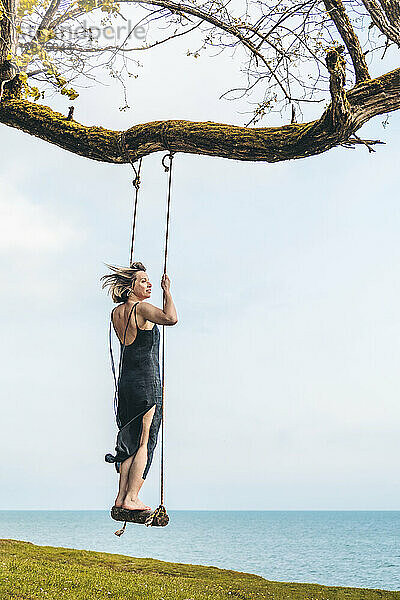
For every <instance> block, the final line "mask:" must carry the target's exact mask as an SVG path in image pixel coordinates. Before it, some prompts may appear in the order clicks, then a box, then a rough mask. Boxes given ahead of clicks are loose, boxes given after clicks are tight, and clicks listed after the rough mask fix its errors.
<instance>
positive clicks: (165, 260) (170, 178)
mask: <svg viewBox="0 0 400 600" xmlns="http://www.w3.org/2000/svg"><path fill="white" fill-rule="evenodd" d="M166 158H169V166H166V164H165V159H166ZM173 158H174V154H173V152H170V153H169V154H166V155H165V156H164V157H163V159H162V165H163V167H164V169H165V171H166V172H168V173H169V175H168V197H167V218H166V225H165V249H164V271H163V273H164V275H165V274H166V272H167V259H168V238H169V221H170V212H171V211H170V207H171V189H172V160H173ZM163 308H165V296H164V306H163ZM162 334H163V335H162V348H161V364H162V404H161V405H162V417H161V474H160V507H161V506H163V505H164V479H165V469H164V440H165V325H163V326H162Z"/></svg>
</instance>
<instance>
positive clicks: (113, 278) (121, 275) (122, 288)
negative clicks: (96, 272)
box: [100, 262, 146, 302]
mask: <svg viewBox="0 0 400 600" xmlns="http://www.w3.org/2000/svg"><path fill="white" fill-rule="evenodd" d="M106 267H108V268H109V269H111V271H113V273H109V274H108V275H103V277H101V278H100V281H102V282H103V284H102V286H101V287H102V289H104V288H108V293H109V294H110V295H111V298H112V299H113V302H126V301H127V300H128V296H129V294H130V293H131V292H132V290H133V288H134V286H135V281H136V276H137V273H138V272H139V271H145V270H146V267H145V266H144V264H143V263H141V262H134V263H132V264H131V266H130V267H114V266H113V265H107V264H106Z"/></svg>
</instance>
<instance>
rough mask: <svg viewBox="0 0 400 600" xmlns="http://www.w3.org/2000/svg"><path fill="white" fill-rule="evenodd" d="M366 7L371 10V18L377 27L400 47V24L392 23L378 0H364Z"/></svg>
mask: <svg viewBox="0 0 400 600" xmlns="http://www.w3.org/2000/svg"><path fill="white" fill-rule="evenodd" d="M362 1H363V4H364V6H365V8H366V9H367V11H368V12H369V14H370V16H371V20H372V22H373V23H374V25H376V27H377V28H378V29H379V30H380V31H381V32H382V33H383V34H384V35H386V37H387V38H388V39H389V40H391V41H392V42H394V43H395V44H397V45H398V46H399V47H400V25H399V24H397V27H396V26H394V25H392V23H391V22H390V21H389V19H388V18H387V16H386V14H385V13H384V11H383V10H382V9H381V7H380V6H379V4H378V2H376V0H362Z"/></svg>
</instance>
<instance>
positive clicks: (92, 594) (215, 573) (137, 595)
mask: <svg viewBox="0 0 400 600" xmlns="http://www.w3.org/2000/svg"><path fill="white" fill-rule="evenodd" d="M0 564H1V579H0V599H1V600H9V599H10V600H11V599H12V600H37V599H39V598H40V599H46V600H62V599H63V598H64V599H66V600H92V599H96V600H103V599H107V600H110V599H112V600H142V599H143V600H206V599H207V600H236V599H238V598H239V599H241V600H263V599H268V600H377V599H378V598H379V599H382V598H383V599H385V600H395V599H396V600H400V592H393V591H385V590H371V589H363V588H348V587H328V586H323V585H317V584H311V583H281V582H274V581H267V580H266V579H263V578H262V577H259V576H258V575H250V574H247V573H239V572H237V571H227V570H225V569H218V568H216V567H203V566H198V565H186V564H180V563H170V562H164V561H161V560H155V559H153V558H132V557H130V556H123V555H120V554H108V553H104V552H91V551H86V550H70V549H67V548H53V547H52V546H36V545H34V544H31V543H30V542H21V541H16V540H0Z"/></svg>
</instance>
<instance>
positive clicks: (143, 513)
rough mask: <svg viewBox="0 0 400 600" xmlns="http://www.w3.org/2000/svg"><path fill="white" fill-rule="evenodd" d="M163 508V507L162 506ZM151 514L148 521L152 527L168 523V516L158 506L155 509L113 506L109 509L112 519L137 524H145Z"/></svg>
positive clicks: (163, 525)
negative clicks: (129, 508)
mask: <svg viewBox="0 0 400 600" xmlns="http://www.w3.org/2000/svg"><path fill="white" fill-rule="evenodd" d="M162 508H164V507H162ZM151 515H153V518H152V519H151V522H150V523H148V524H150V525H151V526H152V527H165V526H166V525H168V523H169V517H168V515H167V513H166V511H165V508H164V510H160V507H159V508H158V509H156V511H152V510H128V509H126V508H120V507H117V506H113V507H112V509H111V518H112V519H114V521H125V522H126V523H136V524H137V525H146V524H147V523H146V521H148V519H149V517H150V516H151Z"/></svg>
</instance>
